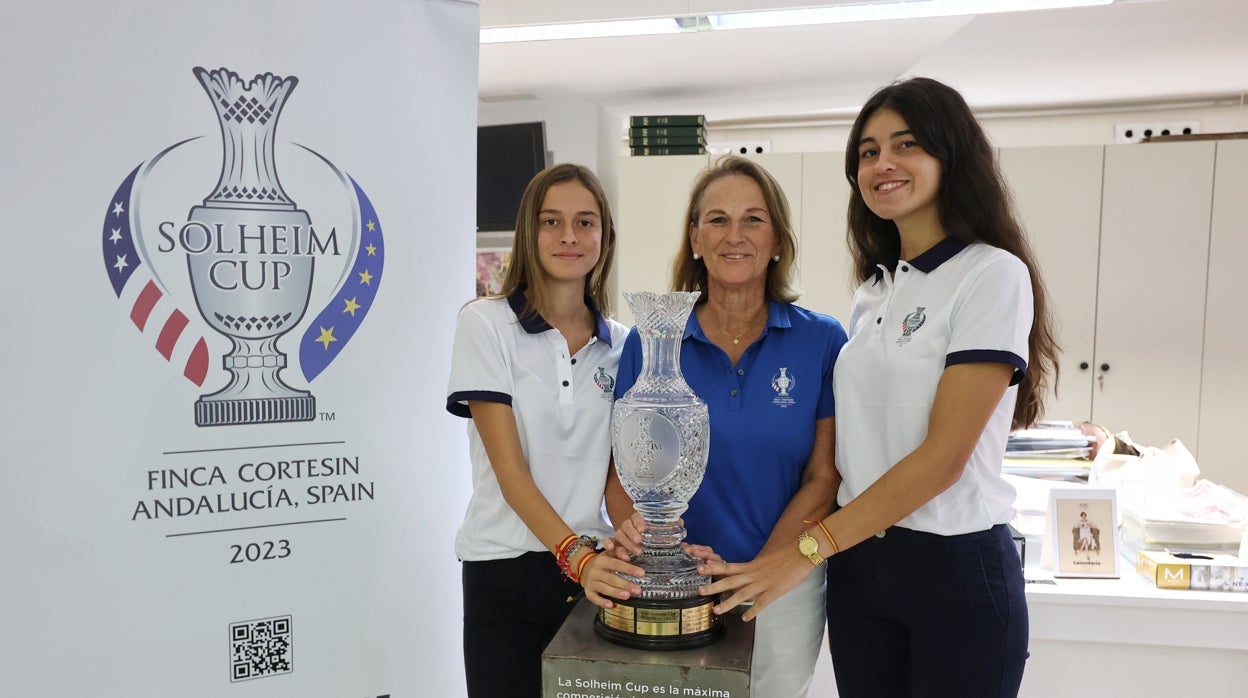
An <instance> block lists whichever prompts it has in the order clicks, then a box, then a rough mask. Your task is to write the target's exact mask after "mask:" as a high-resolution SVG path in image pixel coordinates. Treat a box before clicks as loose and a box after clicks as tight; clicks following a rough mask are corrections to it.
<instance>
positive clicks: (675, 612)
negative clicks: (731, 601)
mask: <svg viewBox="0 0 1248 698" xmlns="http://www.w3.org/2000/svg"><path fill="white" fill-rule="evenodd" d="M613 602H614V604H615V606H614V607H613V608H600V609H598V614H597V615H596V616H595V617H594V632H595V633H597V634H598V636H599V637H602V638H604V639H606V640H609V641H611V642H614V643H615V644H617V645H623V646H625V647H632V648H634V649H640V650H660V651H663V650H689V649H694V648H697V647H705V646H706V645H709V644H711V643H712V642H715V641H716V640H718V639H719V638H721V637H723V634H724V624H723V620H722V619H721V618H720V617H719V616H717V615H715V613H714V612H713V611H712V610H711V609H712V608H713V607H714V606H715V599H713V598H710V597H705V596H692V597H688V598H683V599H629V600H628V601H620V600H618V599H616V600H614V601H613Z"/></svg>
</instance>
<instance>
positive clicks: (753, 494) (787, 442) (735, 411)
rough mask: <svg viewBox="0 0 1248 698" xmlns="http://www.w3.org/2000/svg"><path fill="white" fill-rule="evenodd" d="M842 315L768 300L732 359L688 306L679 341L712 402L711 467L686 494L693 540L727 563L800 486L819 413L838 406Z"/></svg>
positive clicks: (635, 360)
mask: <svg viewBox="0 0 1248 698" xmlns="http://www.w3.org/2000/svg"><path fill="white" fill-rule="evenodd" d="M845 341H846V337H845V330H844V329H842V328H841V324H840V323H839V322H837V321H836V320H835V319H833V318H831V317H828V316H827V315H821V314H819V313H814V312H811V311H809V310H806V309H805V308H800V307H798V306H795V305H792V304H788V303H778V302H770V303H769V304H768V312H767V327H766V328H764V330H763V334H762V336H761V337H760V338H759V339H758V340H756V341H755V342H754V343H753V344H751V345H750V346H749V348H747V349H746V350H745V354H743V355H742V356H741V360H740V361H738V362H737V365H736V366H735V367H734V366H733V365H732V363H731V362H730V361H729V360H728V355H727V354H725V353H724V352H723V350H722V349H720V348H719V347H717V346H715V344H713V343H712V342H711V341H710V340H709V339H707V337H706V334H705V333H703V331H702V327H701V326H700V325H699V324H698V318H697V316H696V315H695V314H693V313H690V315H689V322H688V324H687V325H686V326H685V336H684V340H683V342H682V343H681V348H680V368H681V371H682V372H683V373H684V376H685V380H686V381H687V382H688V383H689V387H691V388H693V391H694V392H695V393H697V394H698V397H701V398H702V399H703V400H705V401H706V404H707V407H708V408H709V411H710V419H711V443H710V452H709V456H708V459H707V468H706V476H705V477H704V478H703V479H702V486H701V487H699V488H698V491H697V493H696V494H695V495H694V496H693V499H692V500H690V502H689V510H688V511H687V512H685V514H684V519H685V528H686V529H687V530H688V531H689V536H688V538H687V539H686V540H687V542H689V543H698V544H703V545H709V546H711V547H712V548H714V549H715V552H717V553H719V554H720V555H722V556H723V557H724V559H725V560H728V561H729V562H747V561H749V560H752V559H754V557H755V556H757V555H758V552H759V551H760V550H761V549H762V547H763V544H765V543H766V542H767V538H768V536H770V535H771V532H772V529H773V528H775V525H776V521H778V520H779V519H780V514H781V513H783V511H784V508H785V507H786V506H788V504H789V501H790V500H791V499H792V498H793V495H794V494H795V493H796V492H797V490H798V488H799V487H800V486H801V480H802V472H803V471H804V470H805V468H806V463H807V462H808V461H809V460H810V452H811V449H812V448H813V446H814V442H815V422H816V421H818V420H820V419H823V418H824V417H831V416H833V415H834V414H835V413H836V410H835V406H834V403H833V398H832V367H833V364H835V363H836V357H837V355H838V354H839V353H840V351H841V347H842V346H843V345H844V344H845ZM641 367H642V360H641V336H640V335H639V334H638V332H637V329H636V328H634V329H633V330H632V331H631V332H629V335H628V339H627V340H625V342H624V351H623V354H622V355H621V357H620V367H619V372H618V374H617V380H616V384H615V396H616V399H619V398H621V397H623V396H624V393H626V392H627V391H628V389H629V388H631V387H632V386H633V383H635V382H636V381H637V376H638V375H639V374H640V373H641Z"/></svg>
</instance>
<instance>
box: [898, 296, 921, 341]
mask: <svg viewBox="0 0 1248 698" xmlns="http://www.w3.org/2000/svg"><path fill="white" fill-rule="evenodd" d="M923 310H924V308H923V306H918V307H916V308H915V309H914V312H913V313H910V314H909V315H907V316H906V317H905V319H903V320H902V321H901V336H900V337H898V338H897V344H898V345H901V344H905V343H906V342H909V341H910V339H911V337H912V335H913V334H914V333H915V332H918V331H919V328H920V327H922V326H923V323H925V322H927V315H924V314H923Z"/></svg>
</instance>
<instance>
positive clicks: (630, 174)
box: [615, 155, 708, 325]
mask: <svg viewBox="0 0 1248 698" xmlns="http://www.w3.org/2000/svg"><path fill="white" fill-rule="evenodd" d="M707 162H708V159H707V157H706V156H705V155H664V156H653V157H626V158H622V159H621V160H620V194H619V201H618V208H619V210H618V211H616V212H615V219H616V220H615V223H616V226H617V227H618V230H617V235H616V254H615V259H616V265H617V266H616V275H615V279H616V288H617V289H618V291H619V292H620V293H623V292H625V291H654V292H656V293H663V292H665V291H667V290H668V287H669V286H670V285H671V283H672V262H673V261H674V260H675V257H676V250H677V249H679V246H680V240H681V236H682V235H684V233H685V231H686V230H687V229H688V226H686V225H684V224H683V220H684V217H685V204H686V202H687V198H686V197H688V196H689V190H690V188H692V186H693V180H694V178H695V177H697V176H698V173H699V172H701V171H702V170H703V169H704V168H706V164H707ZM615 314H616V317H617V318H618V319H619V320H620V322H622V323H624V324H626V325H631V324H633V314H632V313H631V312H629V310H628V304H627V303H625V302H624V297H623V295H617V300H616V313H615Z"/></svg>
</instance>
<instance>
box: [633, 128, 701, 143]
mask: <svg viewBox="0 0 1248 698" xmlns="http://www.w3.org/2000/svg"><path fill="white" fill-rule="evenodd" d="M628 137H629V138H695V137H696V138H702V139H705V138H706V129H705V128H703V127H701V126H646V127H634V128H630V129H628ZM703 142H705V140H704V141H703Z"/></svg>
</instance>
